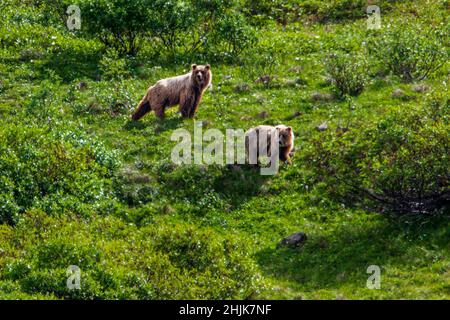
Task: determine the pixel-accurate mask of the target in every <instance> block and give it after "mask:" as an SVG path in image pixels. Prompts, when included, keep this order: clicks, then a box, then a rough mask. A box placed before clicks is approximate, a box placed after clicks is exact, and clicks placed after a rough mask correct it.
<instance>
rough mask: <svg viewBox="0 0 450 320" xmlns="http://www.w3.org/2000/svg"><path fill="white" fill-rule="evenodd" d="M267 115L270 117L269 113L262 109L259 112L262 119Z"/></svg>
mask: <svg viewBox="0 0 450 320" xmlns="http://www.w3.org/2000/svg"><path fill="white" fill-rule="evenodd" d="M267 117H269V113H268V112H267V111H262V112H260V113H258V118H260V119H266V118H267Z"/></svg>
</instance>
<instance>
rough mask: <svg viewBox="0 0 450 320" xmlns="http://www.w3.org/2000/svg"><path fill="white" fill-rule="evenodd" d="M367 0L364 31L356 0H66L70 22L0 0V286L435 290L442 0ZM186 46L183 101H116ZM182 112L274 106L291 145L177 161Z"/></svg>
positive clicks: (7, 294) (72, 293) (183, 295)
mask: <svg viewBox="0 0 450 320" xmlns="http://www.w3.org/2000/svg"><path fill="white" fill-rule="evenodd" d="M373 2H374V4H377V5H379V6H380V7H381V19H382V28H381V29H380V30H367V24H366V19H365V10H366V5H367V3H366V2H365V1H363V2H362V1H359V0H357V1H356V0H355V1H353V0H333V1H315V0H305V1H291V0H277V1H258V2H255V1H246V0H238V1H222V0H217V1H216V0H215V1H203V0H198V1H197V0H195V1H194V0H192V1H146V0H142V1H131V2H130V1H119V0H114V1H101V0H95V1H84V0H83V1H79V3H78V5H79V6H80V8H81V18H82V19H81V21H82V22H81V30H72V31H71V30H68V28H67V26H66V20H67V13H66V10H67V6H68V5H69V4H72V3H67V2H65V1H63V0H56V1H37V0H29V1H25V2H23V1H18V0H6V1H2V2H1V3H0V298H2V299H33V298H36V299H66V298H72V299H175V298H178V299H190V298H193V299H204V298H212V299H247V298H248V299H265V298H275V299H282V298H284V299H294V298H295V299H365V298H367V299H397V298H402V299H403V298H412V299H421V298H432V299H442V298H448V297H449V295H450V285H449V283H450V282H449V281H450V273H449V266H450V258H449V257H450V249H449V246H448V241H449V239H450V231H449V230H450V221H449V215H448V213H449V207H448V205H449V170H448V168H449V167H450V166H449V158H448V154H449V152H448V149H449V146H448V142H449V132H450V130H449V114H450V113H449V103H448V79H449V74H450V73H449V62H448V26H449V24H448V8H449V7H448V1H445V0H442V1H441V0H436V1H426V2H419V1H407V0H405V1H403V0H399V1H373ZM155 10H156V11H157V12H156V13H155ZM413 36H414V37H413ZM192 63H198V64H203V63H211V66H212V72H213V88H212V90H210V91H207V92H206V93H205V95H204V97H203V101H202V104H201V105H200V108H199V111H198V113H197V115H196V119H195V120H190V119H189V120H183V119H181V118H180V117H179V115H177V114H176V111H175V109H176V108H173V109H170V110H168V112H167V118H166V119H165V120H164V121H160V120H158V119H156V117H154V115H153V114H149V115H148V116H146V117H144V118H143V119H142V120H141V121H139V122H134V121H131V119H130V115H131V113H132V111H133V108H134V107H135V106H136V104H137V102H138V101H139V99H140V98H141V97H142V95H143V94H144V93H145V90H146V89H147V88H148V86H149V85H150V84H152V83H154V82H155V81H157V80H158V79H161V78H165V77H169V76H173V75H177V74H181V73H184V72H187V71H188V70H189V68H190V65H191V64H192ZM194 121H196V122H197V121H201V122H202V123H203V125H204V128H205V129H208V128H217V129H219V130H221V131H222V132H225V130H226V129H228V128H242V129H244V130H246V129H248V128H250V127H252V126H255V125H259V124H268V125H274V124H279V123H283V124H285V125H289V126H292V127H293V129H294V132H295V136H296V145H295V154H294V156H293V158H292V160H293V164H292V165H283V166H281V167H280V171H279V172H278V173H277V174H276V175H274V176H261V175H260V174H259V171H258V170H255V169H254V168H249V167H246V166H221V165H210V166H206V165H175V164H173V163H172V162H171V160H170V152H171V150H172V147H173V146H174V145H175V142H172V141H171V140H170V137H171V135H172V133H173V131H174V130H176V129H179V128H183V129H186V130H188V131H190V132H192V131H193V128H194V125H195V122H194ZM299 231H301V232H304V233H306V234H307V236H308V240H307V241H306V242H305V243H304V244H303V245H302V246H300V247H295V248H291V247H283V246H278V243H279V242H280V240H281V239H283V238H284V237H286V236H289V235H291V234H292V233H294V232H299ZM71 265H76V266H78V267H79V268H80V270H81V289H80V290H76V289H75V290H72V289H69V288H68V287H67V279H68V274H67V269H68V267H69V266H71ZM369 265H378V266H380V267H381V289H380V290H370V289H368V288H367V287H366V281H367V278H368V276H369V274H367V267H368V266H369Z"/></svg>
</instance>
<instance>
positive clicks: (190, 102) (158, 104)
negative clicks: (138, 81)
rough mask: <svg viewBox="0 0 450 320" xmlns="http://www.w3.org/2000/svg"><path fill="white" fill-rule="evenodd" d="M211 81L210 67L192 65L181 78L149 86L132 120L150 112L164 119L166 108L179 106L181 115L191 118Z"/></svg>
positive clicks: (173, 78)
mask: <svg viewBox="0 0 450 320" xmlns="http://www.w3.org/2000/svg"><path fill="white" fill-rule="evenodd" d="M211 79H212V74H211V67H210V65H209V64H207V65H205V66H197V65H196V64H193V65H192V70H191V72H189V73H186V74H184V75H181V76H177V77H172V78H167V79H162V80H159V81H158V82H156V84H155V85H153V86H151V87H150V88H149V89H148V90H147V93H146V94H145V96H144V97H143V98H142V100H141V102H139V105H138V107H137V108H136V111H135V112H134V113H133V117H132V118H133V120H139V119H140V118H142V117H143V116H144V115H145V114H146V113H148V112H150V111H151V110H154V111H155V114H156V116H157V117H159V118H164V111H165V109H166V108H168V107H171V106H174V105H177V104H179V105H180V109H179V111H180V112H181V115H182V116H183V117H185V118H192V117H193V116H194V114H195V112H196V111H197V108H198V105H199V104H200V101H201V99H202V96H203V92H204V91H205V89H206V88H207V87H208V86H210V84H211Z"/></svg>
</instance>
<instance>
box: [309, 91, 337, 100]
mask: <svg viewBox="0 0 450 320" xmlns="http://www.w3.org/2000/svg"><path fill="white" fill-rule="evenodd" d="M311 99H312V100H313V101H331V100H333V95H331V94H329V93H321V92H313V93H312V94H311Z"/></svg>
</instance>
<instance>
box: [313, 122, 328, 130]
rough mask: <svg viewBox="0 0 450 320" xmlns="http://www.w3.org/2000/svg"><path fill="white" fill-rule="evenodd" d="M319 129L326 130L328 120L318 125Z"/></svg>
mask: <svg viewBox="0 0 450 320" xmlns="http://www.w3.org/2000/svg"><path fill="white" fill-rule="evenodd" d="M316 129H317V130H319V131H325V130H327V129H328V124H327V123H326V122H323V123H321V124H320V125H318V126H317V127H316Z"/></svg>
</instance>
